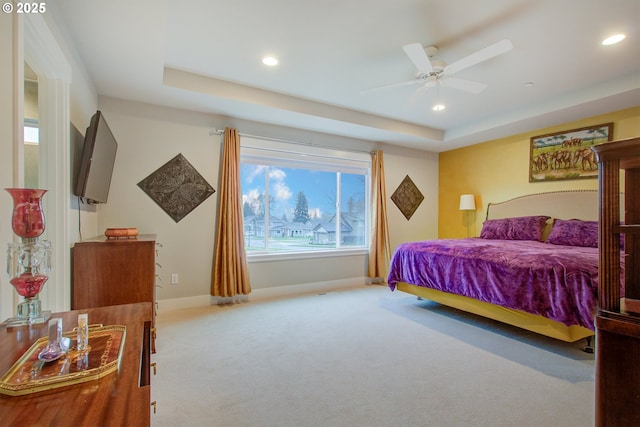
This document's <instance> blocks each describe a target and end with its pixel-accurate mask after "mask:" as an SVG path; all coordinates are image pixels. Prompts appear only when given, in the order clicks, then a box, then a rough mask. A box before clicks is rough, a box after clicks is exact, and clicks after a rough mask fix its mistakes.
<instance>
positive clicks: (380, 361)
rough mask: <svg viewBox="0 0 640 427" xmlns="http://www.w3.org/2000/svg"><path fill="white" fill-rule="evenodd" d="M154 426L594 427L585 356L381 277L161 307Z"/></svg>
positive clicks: (590, 368)
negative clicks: (301, 291) (307, 290)
mask: <svg viewBox="0 0 640 427" xmlns="http://www.w3.org/2000/svg"><path fill="white" fill-rule="evenodd" d="M157 328H158V337H157V341H156V346H157V353H156V354H155V355H153V361H154V362H157V367H158V373H157V375H156V376H154V377H152V388H151V394H152V400H155V401H157V413H156V414H152V416H151V420H152V421H151V422H152V426H154V427H164V426H187V427H188V426H194V427H195V426H216V427H244V426H247V427H249V426H251V427H253V426H260V427H262V426H265V427H266V426H274V427H276V426H277V427H288V426H292V427H293V426H296V427H304V426H309V427H312V426H313V427H315V426H332V427H333V426H345V427H346V426H348V427H358V426H367V427H375V426H434V427H440V426H446V427H448V426H453V427H457V426H474V427H477V426H519V427H526V426H532V427H533V426H535V427H538V426H545V427H554V426H558V427H568V426H592V425H593V424H594V356H593V354H587V353H585V352H583V351H582V350H581V348H582V347H583V346H584V344H585V343H584V342H578V343H572V344H568V343H564V342H561V341H557V340H553V339H550V338H546V337H542V336H539V335H537V334H534V333H530V332H527V331H523V330H520V329H517V328H513V327H510V326H507V325H503V324H500V323H497V322H494V321H491V320H487V319H484V318H481V317H478V316H474V315H470V314H466V313H462V312H460V311H457V310H454V309H450V308H447V307H444V306H440V305H438V304H436V303H433V302H430V301H420V300H417V299H416V298H415V297H413V296H411V295H407V294H403V293H401V292H399V291H396V292H391V291H389V289H388V288H387V287H385V286H360V287H354V288H349V289H344V290H337V291H332V292H327V293H321V294H305V295H296V296H291V297H281V298H277V299H263V300H251V299H250V300H249V302H245V303H241V304H236V305H229V306H211V307H202V308H195V309H185V310H177V311H172V312H168V313H165V314H163V313H159V315H158V318H157Z"/></svg>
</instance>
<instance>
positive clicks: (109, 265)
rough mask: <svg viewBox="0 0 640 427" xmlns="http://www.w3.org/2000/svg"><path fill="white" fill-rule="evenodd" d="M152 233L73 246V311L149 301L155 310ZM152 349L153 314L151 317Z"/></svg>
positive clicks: (102, 239) (97, 240)
mask: <svg viewBox="0 0 640 427" xmlns="http://www.w3.org/2000/svg"><path fill="white" fill-rule="evenodd" d="M155 246H156V238H155V235H152V234H147V235H140V236H138V237H137V238H135V239H107V238H106V237H104V236H100V237H95V238H92V239H88V240H84V241H82V242H78V243H76V244H75V245H74V247H73V257H72V259H73V281H72V285H71V293H72V298H71V308H72V309H74V310H79V309H85V308H94V307H104V306H110V305H119V304H131V303H137V302H150V303H152V305H153V307H154V310H155V301H156V298H155V289H156V287H155V265H156V248H155ZM152 321H153V325H152V350H153V351H154V352H155V316H154V318H153V319H152Z"/></svg>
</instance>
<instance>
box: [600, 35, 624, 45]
mask: <svg viewBox="0 0 640 427" xmlns="http://www.w3.org/2000/svg"><path fill="white" fill-rule="evenodd" d="M625 37H626V36H625V35H624V34H616V35H613V36H611V37H607V38H606V39H604V40H602V44H603V45H604V46H609V45H610V44H616V43H618V42H621V41H622V40H624V38H625Z"/></svg>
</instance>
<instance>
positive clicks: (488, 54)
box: [444, 39, 513, 74]
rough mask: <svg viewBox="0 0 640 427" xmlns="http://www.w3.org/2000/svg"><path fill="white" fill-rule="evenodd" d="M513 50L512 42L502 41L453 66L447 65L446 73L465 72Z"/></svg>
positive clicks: (460, 60)
mask: <svg viewBox="0 0 640 427" xmlns="http://www.w3.org/2000/svg"><path fill="white" fill-rule="evenodd" d="M511 49H513V43H511V40H508V39H504V40H500V41H499V42H497V43H494V44H492V45H490V46H487V47H485V48H484V49H480V50H479V51H477V52H475V53H472V54H471V55H468V56H465V57H464V58H462V59H459V60H458V61H456V62H454V63H453V64H449V65H447V66H446V67H444V73H445V74H455V73H457V72H459V71H462V70H464V69H465V68H469V67H471V66H472V65H475V64H478V63H480V62H483V61H486V60H487V59H491V58H493V57H494V56H498V55H501V54H503V53H506V52H509V51H510V50H511Z"/></svg>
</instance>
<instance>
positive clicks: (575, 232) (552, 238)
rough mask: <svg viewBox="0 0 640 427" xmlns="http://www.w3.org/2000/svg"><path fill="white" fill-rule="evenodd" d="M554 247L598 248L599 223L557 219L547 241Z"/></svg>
mask: <svg viewBox="0 0 640 427" xmlns="http://www.w3.org/2000/svg"><path fill="white" fill-rule="evenodd" d="M547 242H548V243H551V244H553V245H565V246H583V247H589V248H597V247H598V221H582V220H579V219H556V221H555V222H554V223H553V228H552V229H551V233H550V234H549V238H548V239H547Z"/></svg>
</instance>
